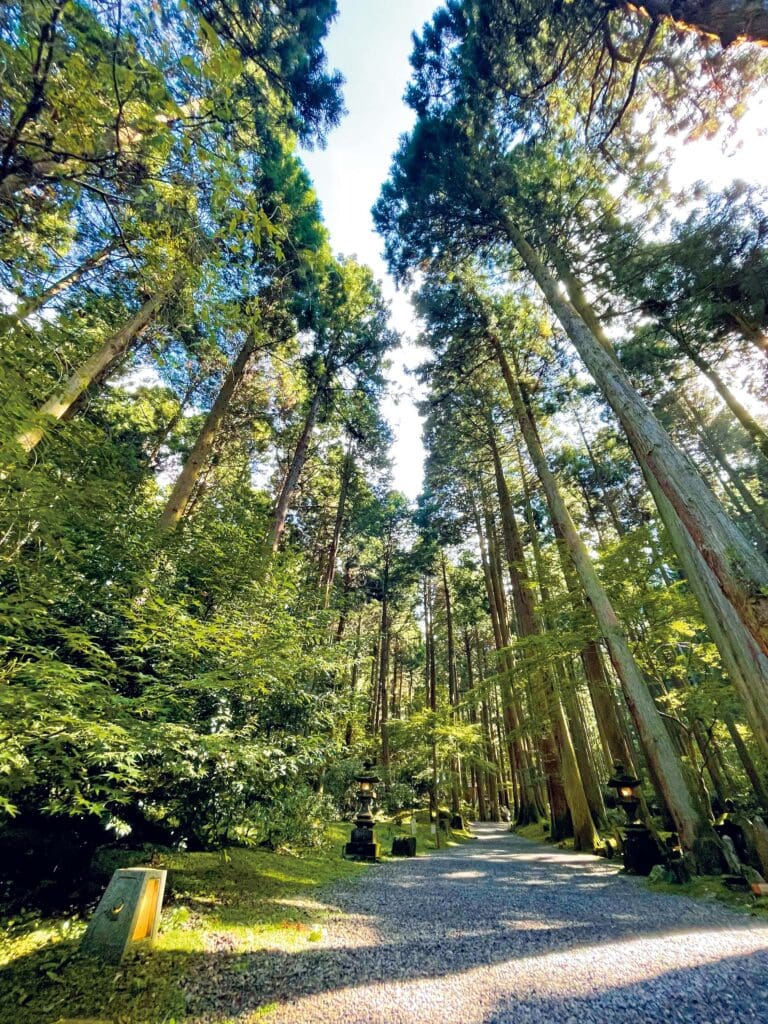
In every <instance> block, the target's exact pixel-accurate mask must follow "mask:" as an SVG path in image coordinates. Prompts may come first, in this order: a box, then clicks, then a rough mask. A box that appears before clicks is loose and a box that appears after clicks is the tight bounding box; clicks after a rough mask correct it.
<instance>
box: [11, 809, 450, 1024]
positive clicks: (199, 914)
mask: <svg viewBox="0 0 768 1024" xmlns="http://www.w3.org/2000/svg"><path fill="white" fill-rule="evenodd" d="M349 831H350V825H349V823H346V822H337V823H334V824H332V825H330V826H329V827H328V830H327V833H326V837H325V843H324V845H323V846H322V847H321V848H320V849H318V850H309V851H305V852H302V853H301V854H300V855H299V854H295V853H289V852H278V853H271V852H268V851H265V850H245V849H233V850H227V851H222V852H220V853H176V852H172V851H155V852H154V854H153V856H152V863H153V866H156V867H162V868H166V869H167V870H168V886H167V897H166V901H165V905H164V907H163V913H162V919H161V927H160V935H159V937H158V941H157V943H156V945H155V948H154V950H153V952H152V953H151V954H143V955H138V956H135V957H131V958H127V959H126V960H125V961H124V962H123V963H122V964H121V965H120V966H110V967H107V968H106V969H105V967H104V965H103V964H102V963H101V962H99V961H97V960H93V959H89V958H86V957H83V956H81V955H80V953H79V945H78V944H79V940H80V938H81V936H82V934H83V932H84V931H85V921H84V920H81V919H79V918H68V919H59V920H54V919H40V918H37V917H35V916H33V915H30V914H27V915H21V916H18V917H17V918H15V919H13V920H12V921H6V922H4V924H3V926H2V929H0V1024H19V1021H20V1020H23V1021H24V1024H50V1022H51V1021H57V1020H59V1019H60V1018H65V1019H66V1018H89V1017H90V1018H93V1019H97V1020H102V1021H109V1022H110V1024H160V1022H164V1024H172V1022H174V1021H182V1020H183V1019H184V1017H185V1005H184V995H183V981H184V977H185V976H189V975H191V974H194V972H195V970H196V969H198V968H199V966H200V963H201V958H203V959H205V958H210V957H211V956H212V955H215V954H222V955H224V956H227V957H232V959H233V961H234V960H236V958H237V957H238V956H242V955H243V954H247V953H248V952H249V951H254V950H259V949H265V948H272V949H275V948H277V949H280V950H285V951H295V950H299V949H303V948H306V946H307V945H308V944H309V943H311V942H314V941H316V936H317V934H318V931H319V930H320V929H321V928H322V923H323V920H324V918H325V917H326V916H327V914H328V913H329V911H328V909H327V908H326V907H325V906H324V905H323V904H322V903H321V902H320V899H319V898H320V896H321V892H322V889H323V888H324V887H325V886H327V885H329V884H330V883H333V882H336V881H339V880H341V879H344V878H354V877H356V876H359V875H361V874H362V873H363V872H365V871H367V870H370V865H368V864H360V863H357V862H354V861H348V860H344V859H343V858H342V856H341V850H342V847H343V845H344V843H346V841H347V839H348V838H349ZM377 833H378V837H379V841H380V842H381V844H382V850H383V852H384V853H387V852H388V851H389V849H390V848H391V844H392V839H393V838H394V837H395V836H396V835H409V834H410V829H409V828H408V827H407V826H398V825H396V824H394V823H392V822H383V823H380V824H378V825H377ZM446 838H447V841H448V842H449V843H450V844H455V843H457V842H462V841H465V840H466V839H467V838H469V836H468V833H455V834H453V835H452V836H451V837H450V838H448V837H443V836H441V839H442V840H445V839H446ZM417 844H418V848H419V852H420V854H422V855H423V854H425V853H428V852H429V851H430V850H431V849H434V843H433V842H432V837H431V835H430V831H429V825H428V824H426V823H421V824H420V825H419V826H418V831H417ZM441 845H445V843H444V842H441ZM146 862H147V855H146V852H145V851H136V852H135V853H133V854H131V853H130V852H128V853H122V854H120V855H119V856H118V855H115V862H114V865H113V867H114V868H117V867H120V866H128V865H131V864H142V863H146ZM268 1009H269V1008H266V1007H265V1008H262V1009H260V1010H259V1011H256V1012H255V1013H254V1014H253V1015H252V1016H251V1017H250V1018H249V1019H252V1020H255V1019H257V1017H259V1016H263V1015H264V1014H265V1013H266V1012H268Z"/></svg>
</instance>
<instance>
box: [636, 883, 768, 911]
mask: <svg viewBox="0 0 768 1024" xmlns="http://www.w3.org/2000/svg"><path fill="white" fill-rule="evenodd" d="M646 885H647V886H648V888H649V889H650V890H651V891H652V892H664V893H671V894H672V895H674V896H690V897H691V899H694V900H703V901H705V902H708V903H722V904H723V905H724V906H726V907H730V908H731V910H736V911H738V912H739V913H742V914H749V915H750V916H751V917H761V918H768V896H755V895H754V894H753V893H751V892H743V891H740V890H733V889H728V888H727V887H726V886H725V885H724V884H723V881H722V879H721V878H720V877H719V876H717V875H699V876H698V877H696V878H692V879H691V881H690V882H685V883H683V884H682V885H676V884H674V883H673V882H664V881H659V882H652V881H650V879H646Z"/></svg>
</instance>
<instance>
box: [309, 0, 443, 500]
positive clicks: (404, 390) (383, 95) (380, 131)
mask: <svg viewBox="0 0 768 1024" xmlns="http://www.w3.org/2000/svg"><path fill="white" fill-rule="evenodd" d="M437 6H438V4H437V0H341V2H340V4H339V7H340V14H339V17H338V19H337V20H336V22H335V23H334V25H333V28H332V29H331V32H330V34H329V36H328V40H327V46H326V49H327V52H328V58H329V63H330V64H331V66H332V67H336V68H338V69H339V70H340V71H341V72H342V74H343V75H344V77H345V79H346V85H345V87H344V98H345V103H346V106H347V110H348V113H347V116H346V117H345V118H344V120H343V121H342V123H341V124H340V125H339V127H338V128H336V129H335V130H334V131H333V132H332V133H331V134H330V137H329V139H328V144H327V147H326V149H325V150H313V151H311V152H304V153H303V154H302V159H303V160H304V162H305V164H306V165H307V169H308V171H309V173H310V175H311V177H312V180H313V182H314V184H315V189H316V191H317V195H318V198H319V199H320V202H321V204H322V207H323V216H324V219H325V223H326V225H327V227H328V230H329V231H330V234H331V244H332V246H333V249H334V251H335V252H337V253H343V254H344V255H345V256H357V257H358V259H359V260H360V261H361V262H363V263H367V264H368V266H370V267H372V268H373V271H374V274H375V275H376V277H377V278H379V279H380V280H381V282H382V285H383V289H384V294H385V296H386V298H387V299H388V301H389V302H390V303H391V308H392V317H391V323H392V326H393V327H394V328H395V329H396V330H398V331H400V332H401V333H402V334H403V335H404V337H405V338H406V339H409V338H410V339H412V338H414V337H415V336H416V334H417V333H418V324H417V323H416V322H415V320H414V316H413V312H412V309H411V305H410V302H409V300H408V297H407V295H406V294H405V293H404V292H402V291H396V290H395V286H394V283H393V282H392V280H391V278H390V277H389V276H388V275H387V272H386V267H385V264H384V260H383V259H382V256H381V251H382V240H381V238H379V236H378V235H377V234H376V233H375V231H374V229H373V220H372V218H371V207H372V206H373V204H374V203H375V202H376V199H377V198H378V195H379V191H380V189H381V186H382V184H383V182H384V181H385V179H386V177H387V174H388V172H389V166H390V163H391V160H392V154H393V153H394V151H395V149H396V148H397V141H398V138H399V136H400V135H401V134H402V133H403V132H406V131H408V129H409V128H410V127H411V125H412V123H413V114H412V112H411V111H410V110H409V109H408V108H407V107H406V106H405V104H404V103H403V102H402V96H403V93H404V92H405V87H406V85H407V83H408V79H409V77H410V64H409V63H408V57H409V55H410V52H411V49H412V43H411V33H412V32H413V31H418V30H420V28H421V26H422V25H423V24H424V22H425V21H427V20H428V19H429V18H430V17H431V15H432V12H433V11H434V10H435V9H436V8H437ZM423 355H424V354H423V353H420V352H419V351H418V349H417V348H416V346H414V345H413V344H408V343H407V342H406V343H404V344H403V347H402V348H401V349H400V350H399V351H398V352H396V353H394V355H393V358H392V363H393V366H392V370H391V371H390V374H389V377H390V381H391V389H390V391H391V396H390V397H389V398H388V399H387V400H386V402H385V403H384V415H385V416H386V417H387V419H388V420H389V422H390V423H391V425H392V427H393V429H394V434H395V443H394V446H393V449H392V452H391V456H392V460H393V463H394V468H393V485H394V487H396V488H397V489H398V490H401V491H403V492H404V493H405V494H406V495H407V496H408V497H409V498H410V499H413V498H415V497H416V495H417V494H418V493H419V491H420V490H421V476H422V464H423V460H424V449H423V446H422V444H421V422H420V420H419V417H418V414H417V412H416V409H415V406H414V397H415V396H416V395H417V394H418V387H417V385H416V382H415V380H413V379H412V378H410V377H408V375H407V373H406V372H405V369H406V368H407V367H414V366H417V365H418V364H419V362H421V361H422V359H423Z"/></svg>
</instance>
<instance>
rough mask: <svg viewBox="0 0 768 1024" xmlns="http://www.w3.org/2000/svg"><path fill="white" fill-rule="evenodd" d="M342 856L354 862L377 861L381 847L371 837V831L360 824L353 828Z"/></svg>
mask: <svg viewBox="0 0 768 1024" xmlns="http://www.w3.org/2000/svg"><path fill="white" fill-rule="evenodd" d="M344 856H345V857H354V858H355V859H356V860H378V859H379V857H380V856H381V846H380V845H379V844H378V843H377V842H376V840H375V839H374V837H373V829H372V828H366V827H365V826H364V825H362V826H361V825H360V824H358V825H357V827H356V828H353V829H352V835H351V837H350V841H349V842H348V843H347V845H346V846H345V847H344Z"/></svg>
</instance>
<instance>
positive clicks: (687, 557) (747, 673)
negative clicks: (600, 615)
mask: <svg viewBox="0 0 768 1024" xmlns="http://www.w3.org/2000/svg"><path fill="white" fill-rule="evenodd" d="M552 256H553V260H554V261H555V263H556V265H557V268H558V271H559V272H560V275H561V276H562V279H563V281H564V283H565V284H566V286H567V288H568V292H569V294H570V298H571V301H572V302H573V303H574V305H575V308H577V310H578V312H579V314H580V315H581V316H582V318H583V321H584V322H585V324H586V325H587V326H588V327H589V329H590V331H591V332H592V335H593V336H594V338H596V339H597V341H598V343H599V345H601V346H602V347H603V348H604V349H605V351H606V352H608V353H609V354H611V356H612V348H611V345H610V342H609V340H608V338H607V337H606V335H605V333H604V332H603V330H602V327H601V325H600V322H599V321H598V318H597V316H596V315H595V313H594V310H593V309H592V307H591V306H590V304H589V302H588V301H587V299H586V297H585V295H584V292H583V290H582V288H581V285H580V283H579V281H578V280H577V278H575V276H574V275H573V274H572V273H571V272H570V269H569V267H568V266H567V264H566V263H565V262H564V257H563V256H562V254H561V253H559V251H558V250H557V249H556V247H553V248H552ZM636 455H637V452H636ZM638 463H639V465H640V469H641V470H642V473H643V477H644V478H645V482H646V484H647V485H648V489H649V490H650V493H651V495H652V497H653V501H654V502H655V505H656V508H657V509H658V514H659V516H660V519H662V522H663V523H664V525H665V527H666V528H667V531H668V534H669V536H670V540H671V542H672V546H673V548H674V550H675V553H676V555H677V557H678V559H679V560H680V564H681V566H682V569H683V572H684V573H685V575H686V578H687V580H688V584H689V586H690V588H691V590H692V591H693V595H694V597H695V598H696V600H697V602H698V605H699V607H700V609H701V613H702V615H703V620H705V622H706V623H707V627H708V629H709V631H710V634H711V635H712V639H713V641H714V642H715V645H716V646H717V648H718V650H719V652H720V656H721V658H722V660H723V666H724V668H725V670H726V672H727V673H728V675H729V676H730V679H731V682H732V683H733V685H734V686H735V688H736V689H737V690H738V692H739V694H740V696H741V699H742V700H743V702H744V707H745V709H746V713H748V717H749V719H750V722H751V724H752V727H753V732H754V733H755V737H756V739H757V740H758V742H759V743H760V745H761V751H762V752H763V754H764V756H766V757H768V657H766V654H765V651H764V649H763V648H761V645H760V644H759V642H757V641H756V640H755V638H754V635H753V634H752V632H751V631H750V630H749V628H748V626H746V625H745V624H744V623H743V620H742V616H740V615H739V614H738V611H737V609H736V608H735V607H734V605H733V603H732V602H731V601H730V600H729V599H728V597H727V596H726V594H724V593H723V588H722V586H721V583H720V581H719V580H718V579H717V577H716V573H715V572H714V570H713V567H712V566H711V564H710V563H709V562H708V561H707V560H706V558H705V555H703V554H702V552H701V551H700V550H699V547H698V546H697V545H696V543H695V540H694V538H693V537H692V536H691V534H690V532H689V531H688V530H687V529H686V527H685V524H684V522H683V521H682V520H681V518H680V516H679V515H678V514H677V512H676V510H675V507H674V505H673V503H672V502H671V501H670V500H669V499H668V497H667V495H666V494H665V492H664V489H663V487H662V485H660V483H659V481H658V480H657V479H656V477H655V475H654V473H653V471H652V469H651V467H650V466H649V465H648V463H647V462H646V460H645V459H644V458H643V457H640V456H638Z"/></svg>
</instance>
